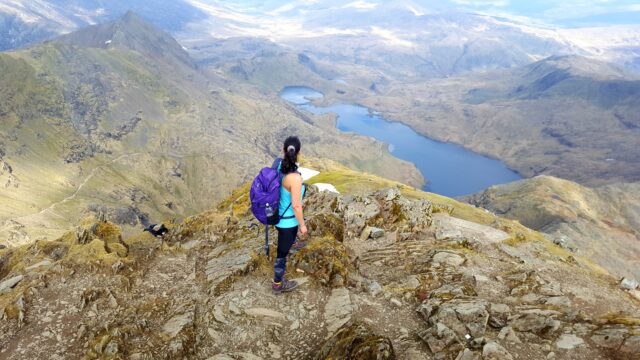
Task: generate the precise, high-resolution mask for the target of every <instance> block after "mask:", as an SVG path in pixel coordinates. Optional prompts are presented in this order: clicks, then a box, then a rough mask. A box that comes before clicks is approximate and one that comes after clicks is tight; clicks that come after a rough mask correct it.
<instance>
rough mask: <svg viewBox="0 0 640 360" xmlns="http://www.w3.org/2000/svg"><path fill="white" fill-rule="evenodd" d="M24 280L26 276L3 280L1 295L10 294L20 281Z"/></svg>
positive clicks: (0, 288)
mask: <svg viewBox="0 0 640 360" xmlns="http://www.w3.org/2000/svg"><path fill="white" fill-rule="evenodd" d="M22 279H24V276H23V275H18V276H14V277H11V278H8V279H6V280H3V281H2V282H0V294H4V293H5V292H9V291H10V290H11V289H13V288H14V287H15V286H16V285H18V283H20V281H22Z"/></svg>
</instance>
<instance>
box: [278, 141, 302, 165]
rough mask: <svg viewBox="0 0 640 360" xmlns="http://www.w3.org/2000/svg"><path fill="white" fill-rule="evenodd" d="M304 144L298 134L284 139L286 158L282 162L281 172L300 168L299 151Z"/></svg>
mask: <svg viewBox="0 0 640 360" xmlns="http://www.w3.org/2000/svg"><path fill="white" fill-rule="evenodd" d="M301 147H302V144H301V143H300V139H298V137H297V136H290V137H288V138H287V140H285V141H284V149H283V150H284V159H282V163H281V164H280V172H282V173H283V174H289V173H292V172H296V171H297V170H298V164H296V163H297V162H298V153H300V148H301Z"/></svg>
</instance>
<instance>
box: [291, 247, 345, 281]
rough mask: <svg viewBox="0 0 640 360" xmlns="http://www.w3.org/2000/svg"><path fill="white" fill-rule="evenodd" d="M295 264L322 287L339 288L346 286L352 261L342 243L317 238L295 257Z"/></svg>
mask: <svg viewBox="0 0 640 360" xmlns="http://www.w3.org/2000/svg"><path fill="white" fill-rule="evenodd" d="M293 264H294V266H295V267H296V268H298V269H301V270H303V271H305V272H306V273H309V274H310V275H311V276H312V277H313V278H315V279H317V280H318V281H319V282H320V283H321V284H322V285H326V286H333V287H339V286H344V285H345V284H346V281H347V275H348V274H349V268H350V266H351V265H350V264H351V261H350V259H349V256H348V255H347V250H346V249H345V247H344V245H342V243H340V242H338V241H337V240H334V239H331V238H317V239H313V240H311V241H310V242H309V244H308V245H307V247H306V248H304V249H302V250H300V252H298V253H297V254H296V255H295V256H294V257H293Z"/></svg>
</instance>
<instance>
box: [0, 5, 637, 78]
mask: <svg viewBox="0 0 640 360" xmlns="http://www.w3.org/2000/svg"><path fill="white" fill-rule="evenodd" d="M129 9H131V10H134V11H136V12H139V13H140V14H141V15H142V16H143V17H144V18H146V19H148V20H149V21H151V22H152V23H154V24H155V25H156V26H161V27H162V28H163V29H165V30H167V31H171V32H172V33H174V34H175V35H176V36H178V38H179V40H180V41H181V43H183V44H184V45H186V46H187V47H189V48H191V47H192V46H198V45H202V44H203V43H207V42H210V41H211V40H212V39H216V38H217V39H220V38H229V37H260V38H266V39H272V40H276V41H277V42H279V43H282V44H287V45H290V46H294V47H296V48H297V49H299V50H303V51H304V50H306V51H312V52H314V53H315V54H317V55H318V56H321V57H327V58H330V59H332V60H334V61H336V60H349V61H351V62H354V63H362V64H367V65H374V66H376V67H377V68H379V69H380V70H383V71H385V72H388V73H390V74H396V75H406V76H422V77H442V76H448V75H453V74H460V73H464V72H468V71H476V70H486V69H495V68H503V67H512V66H518V65H525V64H528V63H530V62H532V61H536V60H540V59H542V58H544V57H547V56H551V55H562V54H575V55H583V56H589V57H594V58H599V59H604V60H607V61H611V62H616V63H618V64H621V65H624V66H628V67H630V68H635V69H638V68H639V67H640V60H639V59H640V45H639V44H640V25H638V26H633V25H631V26H613V27H607V28H606V30H603V29H597V28H586V29H556V28H552V27H549V26H544V25H539V24H536V23H534V22H533V21H528V20H526V19H523V18H506V17H496V16H488V15H484V14H473V13H468V12H463V11H454V10H451V9H450V8H447V7H445V6H438V5H434V4H432V3H430V4H429V5H428V6H425V5H423V4H421V3H420V2H415V1H397V2H396V1H394V2H385V1H377V0H376V1H367V2H357V1H356V2H353V1H345V0H342V1H333V0H331V1H330V0H324V1H314V2H291V1H275V2H264V3H263V2H252V1H242V2H230V1H216V2H208V1H203V0H181V1H168V0H163V1H155V2H154V5H153V6H148V5H147V2H144V1H140V0H133V1H122V0H116V1H110V2H108V3H103V2H97V1H89V0H49V1H45V0H36V1H17V0H16V1H5V2H0V34H2V35H3V36H1V37H0V39H2V40H0V50H2V49H12V48H17V47H21V46H24V45H27V44H30V43H34V42H38V41H41V40H44V39H46V38H50V37H52V36H55V35H59V34H61V33H65V32H69V31H73V30H74V29H77V28H78V27H81V26H86V25H89V24H95V23H99V22H104V21H107V20H111V19H114V18H116V17H119V16H121V15H122V14H124V13H125V12H126V11H127V10H129ZM354 44H357V46H354Z"/></svg>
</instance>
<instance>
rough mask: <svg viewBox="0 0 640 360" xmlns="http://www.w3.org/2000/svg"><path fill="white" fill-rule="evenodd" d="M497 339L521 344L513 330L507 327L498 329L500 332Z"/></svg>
mask: <svg viewBox="0 0 640 360" xmlns="http://www.w3.org/2000/svg"><path fill="white" fill-rule="evenodd" d="M498 339H500V340H505V341H507V342H510V343H516V344H520V343H522V341H521V340H520V338H519V337H518V335H517V334H516V332H515V331H513V329H512V328H511V327H509V326H505V327H503V328H502V329H500V332H499V333H498Z"/></svg>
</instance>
